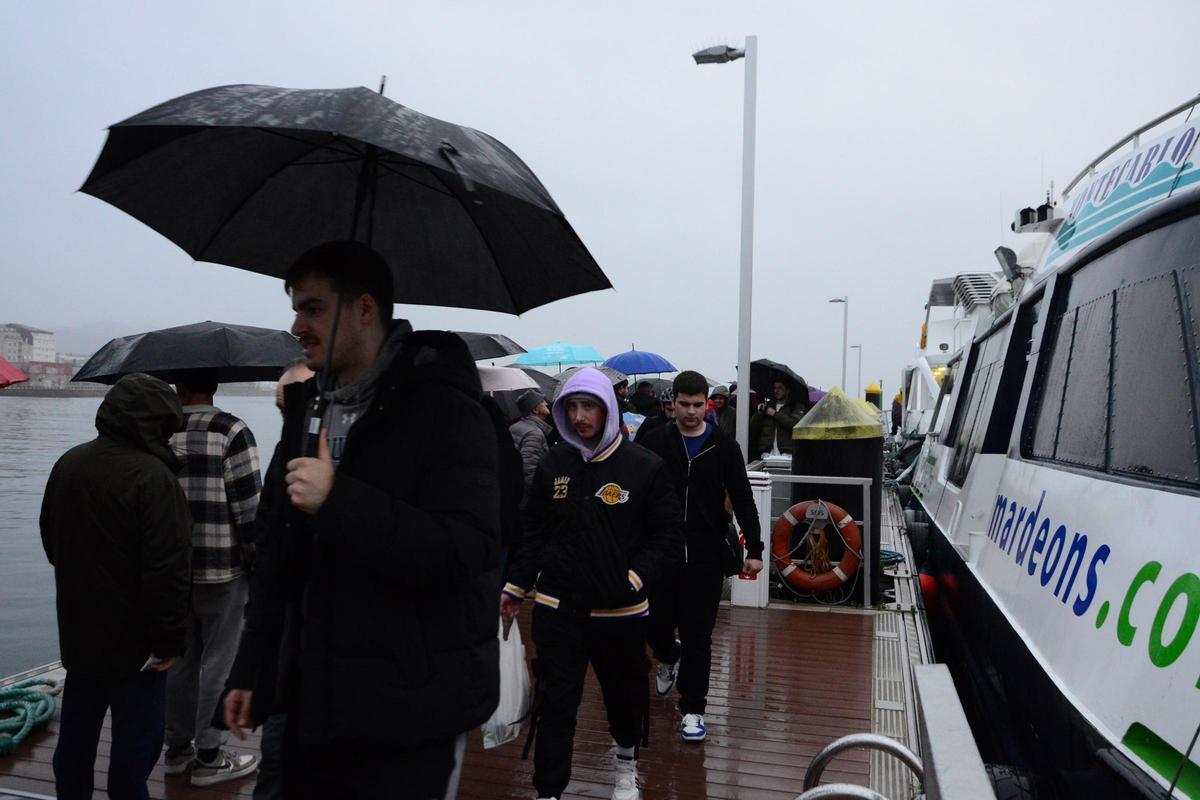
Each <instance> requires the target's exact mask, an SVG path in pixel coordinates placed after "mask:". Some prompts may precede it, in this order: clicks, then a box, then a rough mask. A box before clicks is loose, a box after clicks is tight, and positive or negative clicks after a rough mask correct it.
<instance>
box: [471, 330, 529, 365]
mask: <svg viewBox="0 0 1200 800" xmlns="http://www.w3.org/2000/svg"><path fill="white" fill-rule="evenodd" d="M456 333H457V334H458V335H459V337H461V338H462V340H463V341H464V342H466V343H467V350H469V351H471V358H473V359H474V360H476V361H483V360H485V359H488V358H503V357H504V356H515V355H517V354H518V353H524V352H525V348H524V347H521V345H519V344H517V343H516V342H514V341H513V340H512V339H510V338H508V337H507V336H505V335H504V334H502V333H472V332H470V331H456Z"/></svg>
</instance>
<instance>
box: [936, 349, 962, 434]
mask: <svg viewBox="0 0 1200 800" xmlns="http://www.w3.org/2000/svg"><path fill="white" fill-rule="evenodd" d="M958 363H959V360H958V359H957V358H956V359H954V360H953V361H951V362H950V363H949V364H947V365H946V374H945V375H944V376H943V377H942V384H941V389H939V390H938V396H937V402H935V403H934V405H933V419H932V420H931V421H930V423H929V430H931V431H934V432H935V433H936V432H937V428H938V420H939V419H940V418H941V416H942V409H943V408H944V407H945V406H946V404H947V403H948V402H949V398H950V393H951V392H953V391H954V376H955V375H956V374H957V373H958Z"/></svg>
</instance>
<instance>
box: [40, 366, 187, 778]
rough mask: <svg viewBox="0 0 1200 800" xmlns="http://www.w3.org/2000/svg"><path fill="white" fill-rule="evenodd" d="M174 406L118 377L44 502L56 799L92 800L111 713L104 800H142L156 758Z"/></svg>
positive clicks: (179, 579) (175, 522)
mask: <svg viewBox="0 0 1200 800" xmlns="http://www.w3.org/2000/svg"><path fill="white" fill-rule="evenodd" d="M182 423H183V409H182V408H181V407H180V405H179V398H178V397H176V395H175V392H174V391H173V390H172V389H171V387H170V386H168V385H167V384H166V383H164V382H162V381H161V380H159V379H158V378H153V377H151V376H149V375H142V374H134V375H126V376H125V377H123V378H121V379H120V380H119V381H117V383H116V385H114V386H113V387H112V389H110V390H109V392H108V394H107V395H105V398H104V402H102V403H101V404H100V410H99V411H97V412H96V430H97V431H98V433H99V435H98V436H97V437H96V438H95V439H93V440H92V441H90V442H87V443H85V444H81V445H78V446H77V447H74V448H72V449H71V450H68V451H67V452H66V453H65V454H64V455H63V456H62V457H61V458H60V459H59V460H58V462H57V463H56V464H55V465H54V468H53V469H52V470H51V472H50V479H49V481H48V482H47V483H46V492H45V495H44V497H43V499H42V511H41V519H40V527H41V534H42V546H43V547H44V548H45V551H46V557H47V558H48V559H49V561H50V563H51V565H53V567H54V583H55V589H56V600H57V607H58V641H59V652H60V653H61V654H62V663H63V666H64V667H66V670H67V679H66V688H65V689H64V692H63V699H62V717H61V719H60V721H59V734H58V746H57V747H56V748H55V750H54V778H55V786H56V789H57V795H58V797H61V798H63V800H75V799H76V798H90V797H91V796H92V790H93V776H94V774H95V761H96V746H97V743H98V742H99V739H100V729H101V725H102V724H103V722H104V717H105V714H106V713H107V712H108V711H109V710H110V709H111V711H112V734H113V735H112V742H113V744H112V753H111V756H110V759H109V767H108V793H109V795H110V796H112V797H128V798H146V797H149V794H148V792H147V788H146V780H147V779H148V778H149V777H150V772H151V770H153V769H154V765H155V763H156V762H157V761H158V756H159V753H160V752H161V751H162V745H163V738H164V732H165V727H166V717H165V710H164V709H165V703H166V687H167V682H166V679H167V670H168V669H169V668H170V667H171V665H172V664H173V663H174V662H175V658H176V657H177V656H180V655H182V654H183V652H184V648H185V634H186V632H187V618H188V591H189V589H190V587H191V566H190V551H191V542H192V518H191V515H190V514H189V513H188V504H187V498H186V497H184V494H183V490H182V489H181V488H180V487H179V481H178V479H177V478H176V472H177V471H178V469H179V466H180V465H179V461H178V460H177V459H176V457H175V454H174V453H173V452H172V451H171V446H170V444H169V440H170V437H171V435H172V434H173V433H175V432H176V431H177V430H179V428H180V426H181V425H182Z"/></svg>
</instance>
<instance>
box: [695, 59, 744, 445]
mask: <svg viewBox="0 0 1200 800" xmlns="http://www.w3.org/2000/svg"><path fill="white" fill-rule="evenodd" d="M692 58H694V59H695V60H696V63H697V64H725V63H728V62H730V61H736V60H737V59H739V58H745V59H746V72H745V77H746V84H745V89H744V91H743V103H744V106H743V112H742V247H741V270H740V280H739V283H738V387H737V411H736V414H735V415H734V420H735V433H736V436H737V441H738V444H739V445H741V448H742V457H743V458H746V459H748V458H749V457H750V300H751V292H752V289H753V276H754V113H755V86H756V83H757V70H758V37H757V36H747V37H746V45H745V47H744V48H743V49H740V50H739V49H738V48H735V47H730V46H728V45H718V46H716V47H709V48H707V49H705V50H700V51H698V52H696V53H693V54H692Z"/></svg>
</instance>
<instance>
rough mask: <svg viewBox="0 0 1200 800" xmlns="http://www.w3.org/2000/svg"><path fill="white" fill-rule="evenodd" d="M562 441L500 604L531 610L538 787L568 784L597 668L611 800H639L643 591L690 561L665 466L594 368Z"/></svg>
mask: <svg viewBox="0 0 1200 800" xmlns="http://www.w3.org/2000/svg"><path fill="white" fill-rule="evenodd" d="M552 413H553V415H554V419H555V421H556V422H557V423H558V428H559V431H560V432H561V433H562V437H563V441H562V442H560V443H559V444H557V445H555V446H554V447H552V448H551V449H550V451H549V452H548V453H547V454H546V456H545V457H544V458H543V459H542V461H541V463H540V464H539V465H538V468H537V470H536V472H535V474H534V477H533V483H532V487H531V492H530V497H529V505H528V507H527V518H528V527H527V529H526V532H525V540H524V541H523V542H522V546H521V548H520V549H519V550H518V551H517V552H516V554H515V555H514V556H513V558H512V561H511V563H510V565H509V570H508V582H507V583H506V584H505V586H504V591H503V592H502V593H501V595H500V613H501V614H502V615H504V616H505V617H507V618H512V617H514V616H516V614H517V611H518V609H519V608H520V604H521V602H522V601H523V600H525V599H530V600H532V601H534V603H535V605H534V608H533V641H534V644H535V646H536V648H537V660H536V662H535V666H534V673H535V675H536V677H537V689H536V691H535V695H534V712H533V714H534V723H533V726H534V729H535V731H536V734H535V735H536V746H535V750H534V770H533V785H534V788H535V789H536V790H537V792H538V796H539V797H540V798H557V797H560V796H561V794H562V792H563V791H564V790H565V789H566V787H567V783H568V782H569V781H570V778H571V754H572V749H573V741H574V736H575V715H576V712H577V710H578V707H579V702H580V699H581V698H582V696H583V682H584V677H585V676H586V674H587V666H588V663H589V662H590V663H591V665H592V668H593V669H594V670H595V673H596V677H597V679H598V680H599V682H600V687H601V690H602V692H603V695H604V704H605V708H606V710H607V712H608V727H609V733H610V734H611V735H612V737H613V739H614V740H615V741H616V745H617V753H616V759H615V769H616V775H615V786H614V789H613V794H612V797H613V800H638V798H640V796H641V794H640V791H639V789H638V787H637V747H638V742H639V740H643V735H644V730H645V729H644V728H643V726H644V725H645V724H646V723H647V722H648V721H647V719H646V718H645V710H646V704H647V685H646V673H647V670H648V664H647V660H646V653H645V633H646V628H645V624H646V618H647V616H648V614H649V609H650V606H649V603H648V602H647V600H646V591H647V589H650V588H653V587H655V586H657V585H658V584H659V583H661V582H665V581H666V580H667V579H668V578H669V576H670V575H671V573H672V572H673V571H674V570H675V569H676V568H677V566H678V565H679V564H680V563H681V562H682V560H683V535H682V524H683V520H682V516H681V514H680V510H679V503H678V501H677V500H676V499H675V495H674V491H673V490H672V488H671V482H670V479H669V478H668V477H667V474H666V472H665V470H664V466H663V462H662V459H661V458H659V457H658V456H656V455H654V454H653V453H651V452H650V451H648V450H646V449H644V448H642V447H638V446H635V445H633V444H630V443H629V442H628V441H626V439H625V438H624V437H623V436H622V435H621V427H620V420H619V418H618V416H619V414H618V407H617V400H616V395H615V394H614V393H613V389H612V385H611V383H610V382H609V379H608V378H607V377H605V375H604V374H603V373H602V372H600V371H599V370H597V369H593V368H591V367H588V368H584V369H581V370H579V372H577V373H576V374H574V375H573V376H571V377H570V378H569V379H568V380H567V382H566V383H565V384H564V385H563V387H562V390H561V391H560V393H559V396H558V398H557V399H556V400H555V401H554V407H553V410H552Z"/></svg>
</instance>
